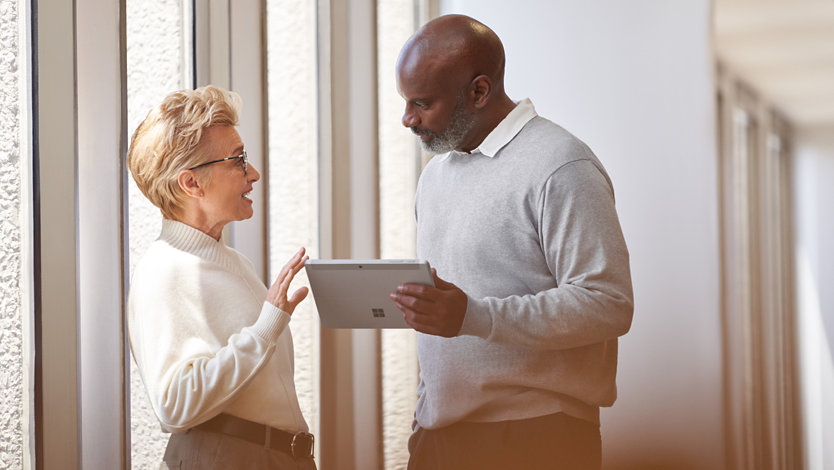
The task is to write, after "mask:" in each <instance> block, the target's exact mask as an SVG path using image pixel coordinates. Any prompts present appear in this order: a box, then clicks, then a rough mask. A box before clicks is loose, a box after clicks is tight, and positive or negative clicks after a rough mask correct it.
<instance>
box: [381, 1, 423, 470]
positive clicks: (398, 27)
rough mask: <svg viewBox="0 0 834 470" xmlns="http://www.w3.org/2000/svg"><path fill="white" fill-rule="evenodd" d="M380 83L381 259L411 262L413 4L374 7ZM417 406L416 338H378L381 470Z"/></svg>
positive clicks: (400, 462)
mask: <svg viewBox="0 0 834 470" xmlns="http://www.w3.org/2000/svg"><path fill="white" fill-rule="evenodd" d="M377 7H378V10H377V34H378V49H377V54H378V71H379V72H378V78H377V81H378V83H379V180H380V181H379V183H380V186H379V216H380V224H379V225H380V244H381V247H380V255H381V257H382V258H414V257H415V256H416V251H415V250H416V225H415V220H414V191H415V188H416V187H417V175H418V174H419V170H420V152H419V144H418V143H417V139H415V138H414V136H413V135H412V134H411V132H410V131H409V130H408V129H406V128H405V127H403V125H402V123H401V119H400V118H401V116H402V111H403V106H404V101H403V99H402V97H400V95H399V94H398V93H397V86H396V85H397V84H396V80H395V73H394V68H395V65H396V61H397V55H398V54H399V52H400V48H401V47H402V45H403V44H404V43H405V41H406V40H407V39H408V38H409V37H410V36H411V34H412V33H414V31H415V29H416V27H415V26H416V22H417V20H416V18H415V2H414V0H379V1H378V2H377ZM416 403H417V334H416V333H415V332H414V331H413V330H383V332H382V424H383V440H384V446H383V452H384V462H385V468H386V469H403V468H406V465H407V464H408V438H409V436H410V435H411V422H412V420H413V416H414V407H415V405H416Z"/></svg>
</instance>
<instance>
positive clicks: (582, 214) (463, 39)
mask: <svg viewBox="0 0 834 470" xmlns="http://www.w3.org/2000/svg"><path fill="white" fill-rule="evenodd" d="M397 84H398V89H399V92H400V94H401V95H402V97H403V98H404V99H405V102H406V104H405V113H404V114H403V118H402V122H403V125H405V126H406V127H409V128H410V129H411V130H412V131H413V132H414V133H415V134H416V135H417V136H419V138H420V141H421V142H422V145H423V146H424V147H425V148H426V149H427V150H429V151H431V152H434V153H436V154H438V155H437V156H435V157H434V158H433V159H432V160H431V161H430V162H429V164H428V165H427V166H426V168H425V170H424V171H423V173H422V175H421V176H420V182H419V184H418V188H417V195H416V199H415V205H416V207H415V212H416V216H417V254H418V256H419V257H420V258H424V259H426V260H428V261H429V262H430V263H431V265H432V266H433V267H434V268H435V269H436V272H435V284H436V287H427V286H420V285H413V284H405V285H402V286H399V287H398V288H397V291H396V292H395V293H392V294H391V297H392V299H394V300H395V301H396V302H397V304H398V306H399V308H400V309H401V310H402V311H403V314H404V316H405V319H406V321H407V322H408V324H409V325H411V326H412V327H413V328H414V329H415V330H417V331H418V332H419V335H418V354H419V360H420V384H419V386H418V390H417V391H418V400H417V409H416V412H415V421H414V424H413V428H414V433H413V434H412V436H411V439H410V440H409V450H410V452H411V458H410V460H409V465H408V468H409V469H431V470H443V469H455V470H459V469H470V468H471V469H490V468H500V469H509V468H513V469H514V468H524V469H531V468H547V469H560V468H564V469H571V470H577V469H599V467H600V460H601V438H600V431H599V407H601V406H610V405H612V404H613V402H614V399H615V397H616V385H615V375H616V370H617V338H618V337H619V336H621V335H623V334H625V333H626V332H627V331H628V330H629V328H630V326H631V318H632V311H633V298H632V289H631V276H630V269H629V260H628V251H627V249H626V245H625V242H624V240H623V235H622V231H621V229H620V224H619V221H618V218H617V212H616V210H615V207H614V190H613V187H612V184H611V181H610V179H609V177H608V174H607V173H606V171H605V169H604V168H603V166H602V164H601V163H600V161H599V160H598V159H597V158H596V157H595V156H594V154H593V153H592V152H591V150H590V149H589V148H588V147H587V146H586V145H585V144H584V143H582V142H581V141H580V140H578V139H577V138H576V137H574V136H573V135H571V134H570V133H568V132H567V131H565V130H564V129H562V128H561V127H559V126H557V125H556V124H554V123H552V122H550V121H548V120H546V119H544V118H542V117H539V116H538V115H537V114H536V112H535V109H534V108H533V104H532V103H531V102H530V100H528V99H525V100H522V101H519V102H514V101H513V100H511V99H510V98H509V97H508V96H507V94H506V93H505V92H504V49H503V46H502V45H501V41H500V40H499V38H498V36H496V35H495V33H494V32H493V31H492V30H490V29H489V28H487V27H486V26H484V25H483V24H481V23H479V22H478V21H476V20H474V19H472V18H469V17H466V16H460V15H448V16H443V17H440V18H437V19H435V20H433V21H431V22H429V23H428V24H426V25H425V26H423V27H422V28H421V29H420V30H419V31H418V32H417V33H416V34H415V35H414V36H413V37H411V39H409V40H408V42H407V43H406V44H405V46H404V47H403V49H402V51H401V53H400V56H399V59H398V62H397Z"/></svg>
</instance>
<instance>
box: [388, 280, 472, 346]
mask: <svg viewBox="0 0 834 470" xmlns="http://www.w3.org/2000/svg"><path fill="white" fill-rule="evenodd" d="M431 271H432V276H434V285H435V287H432V286H426V285H423V284H402V285H400V286H397V291H396V292H394V293H392V294H390V297H391V300H393V301H394V302H395V303H396V304H397V308H399V309H400V310H402V312H403V317H404V318H405V322H406V323H408V325H409V326H411V327H412V328H414V329H415V330H417V331H419V332H421V333H426V334H430V335H437V336H445V337H447V338H451V337H452V336H456V335H457V334H458V332H460V327H461V325H463V317H464V316H465V315H466V304H467V297H466V293H465V292H463V291H462V290H460V289H459V288H458V286H456V285H454V284H452V283H451V282H446V281H444V280H443V279H440V278H439V277H437V271H436V270H435V269H434V268H432V270H431Z"/></svg>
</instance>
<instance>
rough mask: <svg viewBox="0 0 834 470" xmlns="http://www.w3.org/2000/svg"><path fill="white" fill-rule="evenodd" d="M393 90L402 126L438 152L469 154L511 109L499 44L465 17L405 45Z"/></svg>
mask: <svg viewBox="0 0 834 470" xmlns="http://www.w3.org/2000/svg"><path fill="white" fill-rule="evenodd" d="M397 89H398V91H399V92H400V95H401V96H402V97H403V98H404V99H405V101H406V105H405V112H404V113H403V120H402V122H403V125H404V126H406V127H408V128H410V129H411V131H412V132H414V133H415V134H417V135H418V136H420V139H421V142H422V144H423V147H424V148H426V149H427V150H429V151H432V152H436V153H442V152H447V151H449V150H452V149H454V150H459V151H465V152H469V151H471V150H472V149H474V148H476V147H477V146H478V145H480V143H481V142H482V141H483V139H484V138H485V137H486V136H487V135H488V134H489V133H490V132H491V131H492V129H494V128H495V126H497V125H498V123H499V122H501V120H502V119H504V117H505V116H506V115H507V114H509V112H510V111H511V110H512V109H513V107H514V106H515V103H513V102H512V100H510V98H509V97H508V96H507V94H506V93H505V92H504V46H503V45H501V40H500V39H498V36H497V35H496V34H495V33H494V32H493V31H492V30H491V29H489V28H487V27H486V26H484V25H483V24H482V23H480V22H479V21H476V20H474V19H472V18H470V17H468V16H463V15H446V16H441V17H440V18H437V19H435V20H432V21H430V22H428V23H426V25H424V26H423V27H422V28H420V30H419V31H417V32H416V33H415V34H414V36H412V37H411V39H409V40H408V42H406V43H405V46H403V49H402V51H401V52H400V57H399V59H398V60H397Z"/></svg>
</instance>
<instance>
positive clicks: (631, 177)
mask: <svg viewBox="0 0 834 470" xmlns="http://www.w3.org/2000/svg"><path fill="white" fill-rule="evenodd" d="M508 5H512V6H511V7H508ZM441 11H442V12H443V13H465V14H468V15H470V16H473V17H475V18H477V19H479V20H481V21H482V22H484V23H485V24H487V25H488V26H490V27H491V28H493V29H494V30H495V31H496V32H497V33H498V35H499V36H500V37H501V38H502V40H503V42H504V46H505V49H506V53H507V79H506V86H507V91H508V93H509V94H510V97H511V98H513V99H515V100H518V99H521V98H524V97H527V96H529V97H530V98H531V99H532V100H533V102H534V104H535V105H536V108H537V110H538V112H539V113H540V114H541V115H543V116H545V117H547V118H550V119H551V120H553V121H555V122H557V123H559V124H561V125H562V126H564V127H565V128H567V129H568V130H569V131H571V132H573V133H574V134H576V135H577V136H578V137H579V138H581V139H583V140H584V141H585V142H586V143H588V144H589V145H590V146H591V148H592V149H594V151H595V152H596V154H597V155H598V156H599V157H600V159H601V160H602V162H603V163H604V164H605V165H606V167H607V169H608V171H609V173H610V174H611V177H612V179H613V181H614V186H615V191H616V196H617V208H618V211H619V214H620V221H621V223H622V226H623V230H624V233H625V236H626V241H627V243H628V247H629V251H630V253H631V262H632V264H631V268H632V276H633V281H634V293H635V315H634V323H633V326H632V330H631V331H630V332H629V333H628V334H627V335H625V336H624V337H623V338H622V340H621V341H620V362H619V374H618V386H619V398H618V400H617V403H616V404H615V405H614V407H613V408H611V409H606V410H603V413H602V420H603V423H602V426H603V427H602V432H603V446H604V467H605V468H606V469H621V468H622V469H625V468H640V469H652V468H658V469H659V468H663V469H667V468H673V469H676V470H686V469H709V470H715V469H723V468H724V467H725V464H724V447H723V442H724V438H723V421H722V420H723V414H722V409H723V402H722V391H721V385H722V382H721V374H722V364H721V329H720V316H719V307H720V297H719V292H720V291H719V287H720V284H719V282H720V273H719V247H718V225H717V224H718V222H717V221H718V215H717V168H716V162H717V156H716V141H715V139H716V136H715V128H716V123H715V109H714V107H715V106H714V102H715V97H714V95H715V92H714V84H713V79H712V63H713V58H712V53H711V49H710V27H709V25H710V3H709V1H708V0H700V1H696V2H665V1H662V0H635V1H630V2H621V1H617V0H603V1H597V2H576V1H570V0H551V1H549V2H542V1H540V0H515V1H513V2H512V3H511V4H510V3H508V2H504V1H500V0H447V1H442V2H441Z"/></svg>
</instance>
